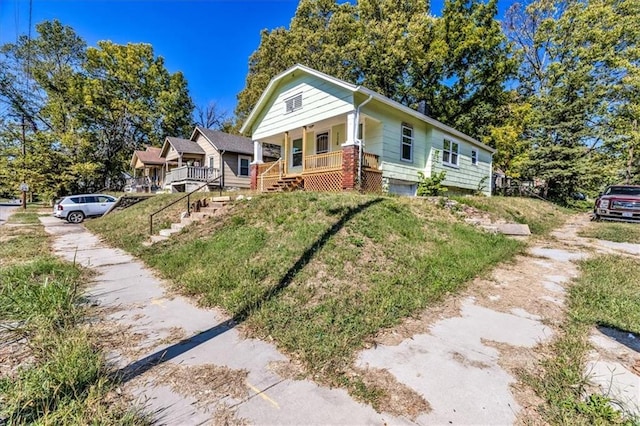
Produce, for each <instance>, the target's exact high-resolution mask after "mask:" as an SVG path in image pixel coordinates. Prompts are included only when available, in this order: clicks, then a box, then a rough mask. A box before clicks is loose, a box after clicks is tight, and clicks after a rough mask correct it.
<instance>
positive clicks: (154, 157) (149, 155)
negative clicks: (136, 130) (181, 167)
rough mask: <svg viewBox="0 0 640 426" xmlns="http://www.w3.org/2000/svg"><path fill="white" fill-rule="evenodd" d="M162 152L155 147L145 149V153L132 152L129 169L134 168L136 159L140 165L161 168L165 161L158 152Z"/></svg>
mask: <svg viewBox="0 0 640 426" xmlns="http://www.w3.org/2000/svg"><path fill="white" fill-rule="evenodd" d="M161 151H162V150H161V149H160V148H156V147H152V146H150V147H147V149H146V150H145V151H134V153H133V156H132V157H131V168H135V165H136V163H137V161H136V159H138V160H140V162H141V163H142V164H144V165H145V166H147V165H153V166H162V165H164V163H165V159H164V158H162V157H160V152H161Z"/></svg>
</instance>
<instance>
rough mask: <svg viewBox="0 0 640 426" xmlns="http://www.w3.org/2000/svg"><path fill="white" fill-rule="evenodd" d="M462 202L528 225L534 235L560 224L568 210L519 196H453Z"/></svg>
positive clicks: (493, 214)
mask: <svg viewBox="0 0 640 426" xmlns="http://www.w3.org/2000/svg"><path fill="white" fill-rule="evenodd" d="M454 199H455V200H456V201H458V202H460V203H462V204H466V205H468V206H471V207H474V208H476V209H478V210H482V211H485V212H487V213H489V214H490V215H491V216H492V218H494V219H495V218H503V219H507V220H512V221H514V222H516V223H522V224H527V225H529V229H530V230H531V233H532V234H534V235H547V234H548V233H549V232H551V231H552V230H553V229H555V228H557V227H558V226H560V225H561V224H562V223H563V222H564V221H565V220H566V218H567V214H568V213H570V211H569V210H568V209H566V208H563V207H559V206H557V205H555V204H552V203H550V202H546V201H542V200H536V199H533V198H521V197H497V196H496V197H491V198H488V197H454Z"/></svg>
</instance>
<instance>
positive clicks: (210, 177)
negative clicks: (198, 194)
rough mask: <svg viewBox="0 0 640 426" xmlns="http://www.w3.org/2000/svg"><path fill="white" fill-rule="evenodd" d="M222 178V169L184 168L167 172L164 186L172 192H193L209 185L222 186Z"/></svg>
mask: <svg viewBox="0 0 640 426" xmlns="http://www.w3.org/2000/svg"><path fill="white" fill-rule="evenodd" d="M220 177H221V173H220V169H217V168H215V167H200V166H182V167H176V168H174V169H172V170H171V171H169V172H167V174H166V176H165V179H164V186H165V188H166V189H171V192H191V191H193V190H195V189H197V188H198V187H201V186H203V185H205V184H207V183H208V184H209V185H208V186H210V187H218V186H220Z"/></svg>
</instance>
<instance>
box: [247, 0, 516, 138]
mask: <svg viewBox="0 0 640 426" xmlns="http://www.w3.org/2000/svg"><path fill="white" fill-rule="evenodd" d="M496 13H497V6H496V1H495V0H490V2H489V3H488V4H484V3H482V2H480V1H478V0H447V1H446V3H445V10H444V12H443V16H442V17H441V18H435V17H433V16H431V14H430V11H429V5H428V2H427V1H425V0H402V1H401V0H360V1H359V2H358V3H357V4H355V5H354V4H351V3H349V2H346V3H342V4H338V3H337V2H336V1H335V0H302V1H301V2H300V4H299V6H298V9H297V11H296V14H295V16H294V17H293V19H292V21H291V25H290V26H289V29H285V28H278V29H275V30H273V31H270V32H269V31H264V32H263V33H262V40H261V43H260V46H259V47H258V49H257V50H256V51H255V52H254V53H253V55H252V56H251V58H250V63H249V74H248V76H247V83H246V86H245V89H244V90H243V91H242V92H241V93H240V94H239V96H238V106H237V109H236V114H237V116H238V119H239V120H240V121H242V120H244V119H245V118H246V116H247V115H248V113H249V112H250V110H251V108H253V106H254V105H255V104H256V102H257V100H258V98H259V97H260V94H261V93H262V91H263V90H264V89H265V88H266V86H267V84H268V82H269V80H270V79H271V78H273V77H274V76H275V75H277V74H278V73H280V72H282V71H284V70H285V69H287V68H289V67H290V66H292V65H294V64H296V63H302V64H305V65H308V66H310V67H312V68H315V69H318V70H319V71H322V72H325V73H327V74H330V75H333V76H336V77H338V78H341V79H344V80H346V81H350V82H352V83H355V84H362V85H364V86H366V87H368V88H370V89H372V90H375V91H377V92H379V93H381V94H383V95H385V96H387V97H389V98H391V99H394V100H396V101H398V102H401V103H403V104H405V105H408V106H411V107H414V108H417V107H418V105H419V104H420V103H423V104H426V107H427V110H428V111H427V112H428V113H429V114H430V115H432V116H434V117H435V118H437V119H439V120H441V121H443V122H445V123H447V124H450V125H453V126H457V127H458V128H460V129H461V130H462V131H465V132H467V133H469V134H471V135H473V136H477V137H484V136H487V137H488V136H490V128H491V127H492V126H496V125H499V124H500V123H499V120H500V119H501V118H502V117H503V116H502V115H501V114H498V113H497V111H498V110H499V109H500V108H503V107H504V106H505V105H506V103H507V101H508V97H507V96H506V94H505V90H504V83H505V81H506V80H507V79H508V78H509V77H510V76H512V75H513V72H514V71H515V66H516V63H515V62H514V60H513V58H511V57H510V53H509V52H510V50H509V46H508V44H507V42H506V39H505V37H504V35H503V34H502V32H501V30H500V25H499V23H498V22H497V21H496V20H495V15H496Z"/></svg>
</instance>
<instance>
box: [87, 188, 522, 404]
mask: <svg viewBox="0 0 640 426" xmlns="http://www.w3.org/2000/svg"><path fill="white" fill-rule="evenodd" d="M150 201H151V200H150ZM145 203H147V201H145ZM143 204H144V203H141V205H140V206H138V205H136V206H133V207H131V208H129V209H127V210H124V211H122V212H120V213H116V214H114V215H110V216H106V217H104V218H102V219H99V220H97V221H93V222H90V223H87V226H88V227H90V228H91V229H93V230H96V231H98V232H100V233H101V234H102V235H103V236H104V237H105V238H106V239H107V240H109V241H110V242H112V243H115V244H116V245H119V246H120V247H123V248H125V249H127V250H128V251H130V252H133V253H136V254H138V255H139V256H140V257H142V258H143V259H144V260H145V262H146V263H147V264H149V265H150V266H152V267H154V268H155V269H156V270H158V271H160V272H161V274H162V275H163V276H164V277H166V278H169V279H171V280H172V281H173V282H174V283H176V286H178V288H179V289H180V290H181V291H182V292H183V293H186V294H189V295H192V296H195V297H196V298H197V299H198V300H199V301H200V302H201V303H202V304H204V305H207V306H218V307H221V308H223V309H225V310H226V311H227V312H228V313H229V315H231V316H232V317H234V318H235V319H236V321H238V322H241V323H243V325H244V326H245V329H246V330H247V331H248V332H249V334H250V335H251V336H253V337H259V338H263V339H269V340H274V341H275V342H276V343H277V345H278V347H279V348H280V349H281V350H284V351H286V352H287V353H288V354H290V355H291V356H293V357H294V358H297V359H298V360H300V361H301V362H302V363H303V364H304V365H305V366H306V369H307V371H308V372H309V373H311V374H315V373H319V372H322V373H323V374H321V375H320V376H321V377H323V378H324V380H325V381H327V382H328V384H332V385H338V384H341V385H345V386H346V387H347V388H349V389H350V390H351V391H352V392H353V393H355V394H358V393H361V394H363V393H369V395H374V394H375V391H371V390H370V389H369V390H363V386H362V383H360V382H359V381H358V380H359V379H358V378H357V377H356V378H354V377H353V376H348V375H345V374H344V372H345V371H346V369H348V368H349V367H350V365H351V363H352V360H353V356H354V354H355V353H356V351H358V350H359V349H361V348H363V347H364V345H365V343H366V342H367V340H368V339H371V338H372V337H373V336H375V335H376V333H377V332H378V331H379V330H381V329H384V328H387V327H392V326H394V325H396V324H398V323H399V322H400V321H402V319H404V318H406V317H410V316H412V315H416V314H417V313H419V312H420V311H421V310H422V309H424V308H425V307H428V306H430V305H434V304H436V303H438V302H439V301H440V300H442V299H443V298H444V297H445V296H446V295H447V294H448V293H450V292H456V291H459V290H460V289H461V288H464V287H465V285H466V283H467V282H469V281H470V280H471V279H473V278H474V277H475V276H477V275H479V274H483V273H485V272H487V271H489V270H490V269H491V268H492V267H493V266H494V265H495V264H496V263H498V262H500V261H503V260H508V259H510V258H511V257H512V256H513V255H514V254H516V253H518V252H520V251H521V250H522V248H523V243H521V242H519V241H516V240H513V239H508V238H506V237H503V236H500V235H491V234H488V233H484V232H481V231H479V230H477V229H475V228H473V227H471V226H468V225H465V224H463V223H461V222H459V220H458V219H457V218H455V217H454V216H453V215H451V214H450V213H449V212H448V211H446V210H444V209H441V208H438V207H437V206H435V205H433V204H432V203H430V202H428V201H426V200H419V199H418V200H416V199H407V198H399V197H383V196H375V195H361V194H357V193H341V194H330V193H305V192H295V193H282V194H273V195H269V196H257V197H254V198H253V199H252V200H245V201H242V202H238V203H236V205H235V207H234V209H233V211H232V214H230V215H227V216H226V217H224V218H223V219H220V218H213V219H211V220H210V221H208V222H204V223H201V224H197V225H193V226H192V227H191V228H190V229H189V232H183V233H180V234H177V235H175V236H174V237H172V239H170V240H169V241H167V242H165V243H161V244H156V245H154V246H153V247H150V248H146V247H142V246H141V245H140V243H141V242H142V240H141V239H140V238H139V236H140V235H142V234H143V233H144V231H143V230H144V229H146V228H145V222H144V219H143V220H140V219H139V217H140V215H141V213H142V206H143ZM149 206H150V205H149ZM149 206H146V207H145V208H147V207H149ZM116 229H117V231H116ZM122 234H126V235H127V237H126V238H125V237H121V236H120V235H122ZM130 236H135V237H130ZM361 396H363V397H365V398H366V397H367V396H366V395H361ZM372 402H373V403H374V404H375V401H372Z"/></svg>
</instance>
